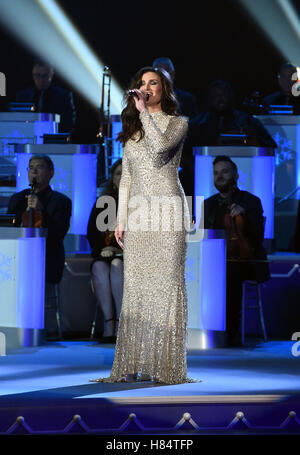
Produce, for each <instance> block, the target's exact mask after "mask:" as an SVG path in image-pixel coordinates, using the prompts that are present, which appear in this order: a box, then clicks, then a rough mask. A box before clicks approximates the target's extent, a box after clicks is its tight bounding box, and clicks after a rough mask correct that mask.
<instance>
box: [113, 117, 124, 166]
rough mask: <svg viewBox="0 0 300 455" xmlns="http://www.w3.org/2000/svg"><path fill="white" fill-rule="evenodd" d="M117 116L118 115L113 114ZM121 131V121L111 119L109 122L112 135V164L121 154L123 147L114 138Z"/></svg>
mask: <svg viewBox="0 0 300 455" xmlns="http://www.w3.org/2000/svg"><path fill="white" fill-rule="evenodd" d="M114 117H119V116H114ZM121 131H122V122H121V121H119V122H117V121H112V123H111V136H112V160H111V161H112V164H114V162H115V161H117V160H118V159H119V158H122V156H123V147H122V144H121V142H117V141H116V138H117V137H118V134H119V133H120V132H121Z"/></svg>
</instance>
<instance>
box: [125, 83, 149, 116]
mask: <svg viewBox="0 0 300 455" xmlns="http://www.w3.org/2000/svg"><path fill="white" fill-rule="evenodd" d="M128 94H129V95H131V96H133V99H134V102H135V107H136V108H137V110H138V111H140V112H142V111H143V110H144V109H146V103H147V102H148V100H149V96H150V95H149V93H145V92H143V91H142V90H139V89H137V88H134V89H132V90H129V91H128Z"/></svg>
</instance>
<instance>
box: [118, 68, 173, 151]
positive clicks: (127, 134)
mask: <svg viewBox="0 0 300 455" xmlns="http://www.w3.org/2000/svg"><path fill="white" fill-rule="evenodd" d="M150 72H151V73H156V74H158V76H159V77H160V80H161V84H162V96H161V108H162V110H163V112H166V113H167V114H170V115H178V114H177V108H178V102H177V99H176V97H175V94H174V91H173V83H172V80H171V77H170V76H169V73H167V71H165V70H164V69H162V68H154V67H152V66H145V67H144V68H141V69H140V70H139V71H138V72H137V73H136V74H135V76H134V77H133V79H132V81H131V84H130V87H129V89H133V88H138V89H139V88H140V87H141V85H142V77H143V75H144V74H145V73H150ZM124 103H126V107H125V108H124V109H123V111H122V114H121V118H122V128H123V129H122V131H121V133H119V135H118V137H117V140H118V141H120V142H121V143H122V145H123V146H124V145H125V144H126V142H127V141H128V140H129V139H130V138H132V137H133V136H134V135H135V134H136V133H138V134H139V138H138V139H139V140H140V139H142V138H143V137H144V135H145V132H144V129H143V126H142V123H141V121H140V118H139V111H138V110H137V108H136V107H135V102H134V99H133V97H132V96H129V95H128V93H127V92H126V93H125V96H124Z"/></svg>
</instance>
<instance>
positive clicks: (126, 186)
mask: <svg viewBox="0 0 300 455" xmlns="http://www.w3.org/2000/svg"><path fill="white" fill-rule="evenodd" d="M129 166H130V165H129V161H128V158H127V153H126V147H124V150H123V158H122V175H121V180H120V186H119V205H118V215H117V224H121V225H122V226H124V227H126V225H127V212H128V201H129V193H130V184H131V175H130V167H129Z"/></svg>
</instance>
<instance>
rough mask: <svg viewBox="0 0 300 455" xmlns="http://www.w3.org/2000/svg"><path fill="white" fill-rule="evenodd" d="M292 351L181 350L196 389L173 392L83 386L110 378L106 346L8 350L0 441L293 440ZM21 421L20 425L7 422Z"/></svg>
mask: <svg viewBox="0 0 300 455" xmlns="http://www.w3.org/2000/svg"><path fill="white" fill-rule="evenodd" d="M294 343H295V342H290V341H269V342H267V343H262V342H259V343H254V342H252V343H251V344H248V345H247V346H245V347H243V348H235V349H229V348H226V349H210V350H199V351H189V352H188V375H189V377H190V378H194V379H197V380H201V381H202V382H196V383H188V384H180V385H161V384H152V383H150V382H145V383H131V384H126V383H117V384H107V383H90V382H89V379H91V378H98V377H103V376H108V375H109V372H110V368H111V365H112V361H113V355H114V345H100V344H97V343H95V342H91V341H72V342H71V341H66V342H64V341H63V342H48V343H47V344H46V345H44V346H40V347H37V348H22V349H18V350H14V351H10V352H9V353H7V355H6V356H3V357H0V364H1V368H0V383H1V386H0V433H1V434H3V433H5V434H7V433H8V432H12V433H14V432H21V433H26V432H27V433H33V434H35V433H37V434H40V433H49V432H51V433H55V434H59V433H66V432H69V431H71V432H75V433H76V432H88V433H93V432H94V433H97V434H120V433H124V434H126V432H129V433H130V432H134V433H147V432H148V433H149V432H152V433H153V432H154V433H166V434H171V433H173V432H177V433H178V431H179V432H183V433H185V432H186V433H189V432H196V433H197V432H201V431H202V432H207V433H209V432H223V433H224V432H228V431H235V432H237V431H238V432H244V433H245V432H247V433H249V432H250V433H251V432H252V433H259V432H263V433H268V432H271V433H272V432H276V431H277V432H282V431H285V432H289V433H300V425H299V424H300V420H298V417H299V418H300V380H299V372H300V356H299V357H297V356H295V355H293V352H292V346H293V345H294ZM294 354H295V352H294ZM292 411H293V412H295V413H296V415H295V414H293V415H290V417H289V413H290V412H292ZM238 412H240V413H243V414H238V416H239V417H240V418H236V414H237V413H238ZM74 415H80V416H81V419H80V418H77V419H76V418H75V419H74V420H72V419H73V417H74ZM19 416H23V417H24V419H25V420H22V419H21V420H20V419H19V421H18V423H16V424H14V423H15V422H16V419H17V417H19Z"/></svg>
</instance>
